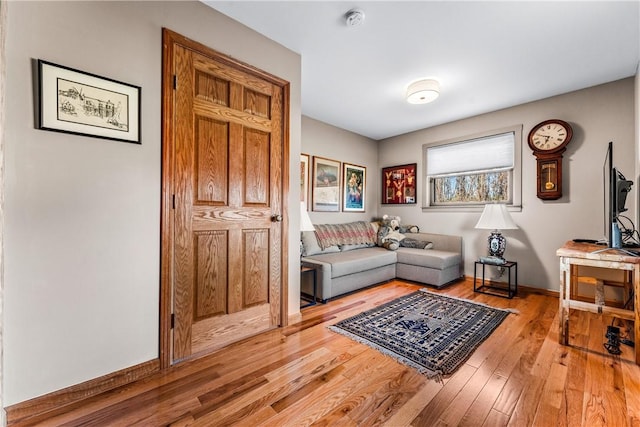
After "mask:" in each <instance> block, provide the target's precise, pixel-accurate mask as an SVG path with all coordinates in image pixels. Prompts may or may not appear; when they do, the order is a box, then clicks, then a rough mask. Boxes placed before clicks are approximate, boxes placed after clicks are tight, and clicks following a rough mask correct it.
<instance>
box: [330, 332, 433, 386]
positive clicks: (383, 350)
mask: <svg viewBox="0 0 640 427" xmlns="http://www.w3.org/2000/svg"><path fill="white" fill-rule="evenodd" d="M327 328H328V329H329V330H330V331H332V332H335V333H338V334H340V335H344V336H345V337H347V338H350V339H352V340H354V341H357V342H359V343H360V344H364V345H366V346H367V347H371V348H373V349H374V350H377V351H379V352H380V353H382V354H384V355H385V356H387V357H390V358H391V359H393V360H395V361H397V362H399V363H402V364H403V365H406V366H409V367H410V368H413V369H415V370H417V371H418V372H419V373H420V374H422V375H425V376H426V377H427V378H428V379H430V380H434V381H436V382H437V383H439V384H441V385H443V386H444V378H443V375H442V371H433V370H431V369H428V368H425V367H424V366H422V365H420V364H418V363H415V362H414V361H413V360H410V359H407V358H404V357H402V356H400V355H398V354H396V353H392V352H390V351H389V350H387V349H386V348H384V347H380V346H378V345H375V344H373V343H372V342H371V341H368V340H366V339H364V338H361V337H360V336H358V335H355V334H352V333H351V332H349V331H345V330H344V329H340V328H338V327H336V326H334V325H329V326H327Z"/></svg>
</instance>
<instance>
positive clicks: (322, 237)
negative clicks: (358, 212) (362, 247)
mask: <svg viewBox="0 0 640 427" xmlns="http://www.w3.org/2000/svg"><path fill="white" fill-rule="evenodd" d="M314 226H315V229H316V237H317V238H318V244H319V245H320V247H321V248H322V249H326V248H328V247H330V246H335V245H359V244H371V243H373V244H375V242H376V236H375V234H374V232H373V228H372V227H371V224H370V223H368V222H366V221H354V222H349V223H346V224H315V225H314Z"/></svg>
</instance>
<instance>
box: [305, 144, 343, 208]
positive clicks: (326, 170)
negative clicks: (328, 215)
mask: <svg viewBox="0 0 640 427" xmlns="http://www.w3.org/2000/svg"><path fill="white" fill-rule="evenodd" d="M312 204H313V210H314V211H317V212H340V162H338V161H336V160H331V159H325V158H323V157H317V156H313V189H312Z"/></svg>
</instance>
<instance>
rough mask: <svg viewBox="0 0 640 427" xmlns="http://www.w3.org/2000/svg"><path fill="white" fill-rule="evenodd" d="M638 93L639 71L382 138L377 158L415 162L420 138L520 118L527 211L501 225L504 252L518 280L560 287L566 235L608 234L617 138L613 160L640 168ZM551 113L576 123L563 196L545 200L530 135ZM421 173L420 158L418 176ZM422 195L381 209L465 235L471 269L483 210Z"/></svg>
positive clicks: (481, 235)
mask: <svg viewBox="0 0 640 427" xmlns="http://www.w3.org/2000/svg"><path fill="white" fill-rule="evenodd" d="M635 93H636V90H635V89H634V78H628V79H624V80H620V81H616V82H612V83H608V84H605V85H601V86H596V87H593V88H589V89H585V90H580V91H576V92H572V93H568V94H565V95H560V96H556V97H553V98H548V99H545V100H541V101H537V102H532V103H528V104H524V105H520V106H517V107H514V108H509V109H505V110H501V111H496V112H493V113H489V114H484V115H481V116H476V117H471V118H468V119H465V120H460V121H457V122H453V123H448V124H445V125H441V126H436V127H432V128H429V129H424V130H420V131H416V132H412V133H409V134H405V135H402V136H398V137H395V138H390V139H387V140H384V141H380V143H379V152H378V158H379V161H380V164H385V165H387V164H403V163H410V162H413V161H415V160H416V159H421V156H422V145H423V144H426V143H430V142H436V141H441V140H447V139H450V138H454V137H461V136H466V135H472V134H475V133H478V132H484V131H489V130H492V129H499V128H504V127H507V126H511V125H517V124H522V125H523V135H522V136H523V138H522V139H523V147H522V150H523V151H522V211H521V212H514V213H512V217H513V219H514V221H515V222H516V223H517V224H518V225H519V226H520V229H519V230H506V231H503V234H504V235H505V236H506V237H507V240H508V247H507V252H506V256H507V258H509V259H513V260H516V261H518V267H519V271H518V274H519V277H518V279H519V283H520V284H521V285H526V286H532V287H537V288H542V289H551V290H557V285H558V280H559V279H558V276H559V270H558V259H557V257H556V255H555V252H556V250H557V249H558V248H559V247H560V246H562V245H563V244H564V243H565V242H566V241H567V240H571V239H574V238H593V239H599V238H602V237H603V236H604V234H603V233H604V231H603V201H602V197H603V192H602V184H601V182H602V165H603V162H604V158H605V153H606V148H607V143H608V142H609V141H614V157H615V159H614V162H615V163H614V164H615V165H616V166H617V167H619V168H620V169H621V170H622V171H623V172H624V173H625V174H627V178H630V177H631V178H633V176H634V174H635V173H636V172H635V171H636V162H635V159H636V158H637V157H636V154H635V149H636V137H635V126H636V124H635V123H636V120H637V119H636V116H635V115H634V102H635V101H634V96H635ZM436 102H437V101H436ZM433 107H434V108H437V104H435V103H434V104H433ZM551 118H559V119H563V120H565V121H568V122H569V123H571V125H572V127H573V130H574V136H573V140H572V142H571V143H570V144H569V145H568V147H567V151H566V152H565V154H564V159H563V176H564V178H563V197H562V198H561V199H559V200H556V201H542V200H540V199H538V198H537V197H536V169H535V168H536V162H535V157H534V156H533V154H532V152H531V150H530V149H529V147H528V145H527V142H526V140H527V135H528V133H529V131H530V130H531V128H532V127H533V126H534V125H535V124H537V123H539V122H541V121H544V120H547V119H551ZM423 173H424V172H423V169H422V161H421V160H420V161H418V176H422V175H423ZM635 184H636V186H638V184H639V183H638V181H637V180H636V182H635ZM420 185H424V180H423V181H421V182H420ZM635 194H637V191H636V193H635ZM635 194H634V197H633V198H629V200H628V202H627V206H628V207H629V208H630V211H629V212H628V214H629V215H628V216H629V217H630V218H631V219H635V218H636V213H635V206H636V200H635ZM418 195H419V199H418V203H417V205H416V206H390V205H379V212H378V213H379V214H385V213H387V214H390V215H400V216H401V217H402V218H403V221H404V222H407V223H415V224H418V225H419V226H420V228H421V229H422V230H425V231H430V232H441V233H445V234H457V235H461V236H463V242H464V259H465V273H466V274H467V275H469V276H471V275H473V261H474V260H476V259H477V258H478V256H481V255H485V254H486V238H487V236H488V232H487V231H486V230H476V229H474V226H475V224H476V222H477V220H478V218H479V216H480V214H479V213H468V212H436V211H429V210H425V211H424V212H423V210H422V209H421V206H422V197H423V193H422V188H419V189H418ZM638 225H640V224H638V223H637V222H636V226H638Z"/></svg>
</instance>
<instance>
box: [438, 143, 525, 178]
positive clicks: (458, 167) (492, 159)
mask: <svg viewBox="0 0 640 427" xmlns="http://www.w3.org/2000/svg"><path fill="white" fill-rule="evenodd" d="M514 151H515V133H514V132H507V133H502V134H498V135H491V136H487V137H482V138H477V139H471V140H468V141H463V142H456V143H453V144H446V145H439V146H435V147H428V148H427V175H428V176H430V177H437V176H446V175H454V174H461V173H481V172H489V171H496V170H506V169H512V168H513V167H514Z"/></svg>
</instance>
